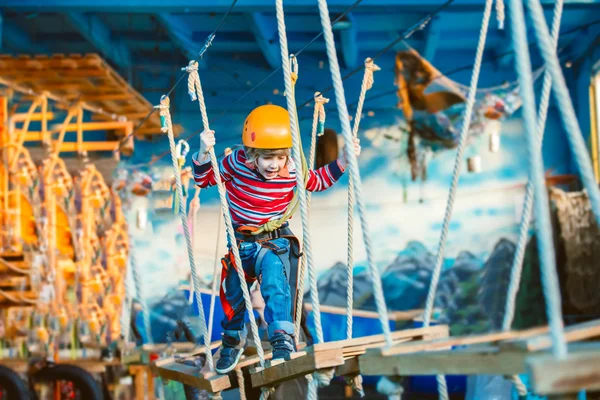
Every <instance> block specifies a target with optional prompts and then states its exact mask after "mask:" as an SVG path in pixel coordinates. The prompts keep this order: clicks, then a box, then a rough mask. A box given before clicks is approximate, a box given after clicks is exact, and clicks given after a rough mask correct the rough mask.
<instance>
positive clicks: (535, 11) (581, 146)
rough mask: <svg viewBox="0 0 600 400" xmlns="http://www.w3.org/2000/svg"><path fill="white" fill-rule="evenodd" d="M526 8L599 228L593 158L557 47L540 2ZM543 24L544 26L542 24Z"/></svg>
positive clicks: (599, 198) (599, 203) (599, 193)
mask: <svg viewBox="0 0 600 400" xmlns="http://www.w3.org/2000/svg"><path fill="white" fill-rule="evenodd" d="M527 8H529V11H530V15H531V19H532V21H533V27H534V31H535V35H536V37H537V40H538V44H539V48H540V52H541V53H542V56H543V58H544V62H545V63H546V66H547V68H548V69H549V70H550V73H551V75H552V83H553V85H552V90H553V91H554V98H555V99H556V101H557V103H558V110H559V111H560V115H561V117H562V120H563V124H564V126H565V131H566V133H567V138H568V139H569V144H570V145H571V150H572V151H573V155H574V156H575V161H576V162H577V167H578V169H579V173H580V174H581V180H582V182H583V186H584V187H585V189H586V190H587V192H588V196H589V198H590V203H591V206H592V210H593V212H594V216H595V217H596V223H597V224H598V225H600V189H599V188H598V185H597V183H596V177H595V176H594V169H593V168H592V162H591V160H590V154H589V152H588V150H587V146H586V143H585V141H584V139H583V133H582V132H581V128H580V126H579V123H578V121H577V116H576V115H575V110H574V108H573V103H572V102H571V97H570V95H569V89H568V88H567V84H566V82H565V78H564V76H563V74H562V69H561V67H560V63H559V60H558V56H557V54H556V46H554V45H553V40H552V37H551V36H550V32H549V31H548V26H547V24H546V23H545V21H546V19H545V18H544V12H543V10H542V7H541V5H540V3H539V2H538V1H531V0H527ZM542 22H544V24H543V26H540V24H541V23H542Z"/></svg>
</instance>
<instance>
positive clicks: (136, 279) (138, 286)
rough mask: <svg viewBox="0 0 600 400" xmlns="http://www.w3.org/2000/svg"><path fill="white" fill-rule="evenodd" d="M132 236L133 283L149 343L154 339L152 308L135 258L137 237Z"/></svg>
mask: <svg viewBox="0 0 600 400" xmlns="http://www.w3.org/2000/svg"><path fill="white" fill-rule="evenodd" d="M130 238H131V241H130V242H129V263H130V266H131V274H132V276H133V284H134V285H135V292H136V293H137V297H138V301H139V302H140V305H141V306H142V316H143V318H144V330H145V331H146V336H147V338H148V344H153V343H154V340H153V339H152V329H151V324H150V308H149V307H148V303H147V302H146V296H144V288H143V285H142V278H141V277H140V271H139V270H138V267H137V262H136V258H135V238H134V237H133V235H131V236H130ZM127 326H129V323H127Z"/></svg>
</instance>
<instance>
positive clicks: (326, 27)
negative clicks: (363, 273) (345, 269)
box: [318, 0, 392, 346]
mask: <svg viewBox="0 0 600 400" xmlns="http://www.w3.org/2000/svg"><path fill="white" fill-rule="evenodd" d="M318 4H319V15H320V18H321V25H322V27H323V33H324V36H325V43H326V48H327V57H328V59H329V69H330V72H331V77H332V80H333V87H334V91H335V99H336V101H335V103H336V106H337V109H338V116H339V119H340V124H341V126H342V133H343V134H344V142H345V143H344V147H345V151H346V159H347V161H348V168H349V171H350V179H352V180H353V181H354V186H355V197H356V205H357V207H358V213H359V217H360V222H361V228H362V232H363V241H364V244H365V250H366V253H367V263H368V265H369V274H370V277H371V281H372V283H373V294H374V296H375V304H376V305H377V313H378V316H379V321H380V323H381V328H382V330H383V334H384V337H385V341H386V344H387V346H391V345H392V336H391V332H390V327H389V325H388V316H387V307H386V304H385V297H384V296H383V289H382V285H381V276H380V274H379V270H378V269H377V266H376V265H375V260H374V257H373V249H372V246H371V236H370V233H369V226H368V223H367V220H366V215H367V213H366V207H365V204H364V202H363V197H362V184H361V178H360V171H359V170H358V163H357V161H356V154H355V153H354V148H353V147H354V146H353V140H352V130H351V129H350V120H349V115H348V106H347V105H346V97H345V94H344V86H343V84H342V77H341V74H340V66H339V63H338V59H337V53H336V49H335V39H334V37H333V31H332V29H331V17H330V15H329V9H328V7H327V1H326V0H318Z"/></svg>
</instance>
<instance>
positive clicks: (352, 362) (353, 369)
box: [335, 357, 360, 376]
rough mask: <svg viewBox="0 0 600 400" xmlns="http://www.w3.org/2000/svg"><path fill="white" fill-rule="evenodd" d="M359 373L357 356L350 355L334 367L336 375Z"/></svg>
mask: <svg viewBox="0 0 600 400" xmlns="http://www.w3.org/2000/svg"><path fill="white" fill-rule="evenodd" d="M358 374H360V364H359V358H358V357H351V358H348V359H346V360H344V363H343V364H342V365H340V366H338V367H336V368H335V375H336V376H354V375H358Z"/></svg>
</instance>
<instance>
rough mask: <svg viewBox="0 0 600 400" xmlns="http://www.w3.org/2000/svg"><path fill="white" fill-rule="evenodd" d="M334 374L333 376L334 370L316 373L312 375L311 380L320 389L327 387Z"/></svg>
mask: <svg viewBox="0 0 600 400" xmlns="http://www.w3.org/2000/svg"><path fill="white" fill-rule="evenodd" d="M334 374H335V369H334V368H329V369H325V370H319V371H316V372H315V373H314V374H313V378H314V380H315V382H316V384H317V387H320V388H322V387H326V386H329V383H330V382H331V380H332V379H333V375H334Z"/></svg>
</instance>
